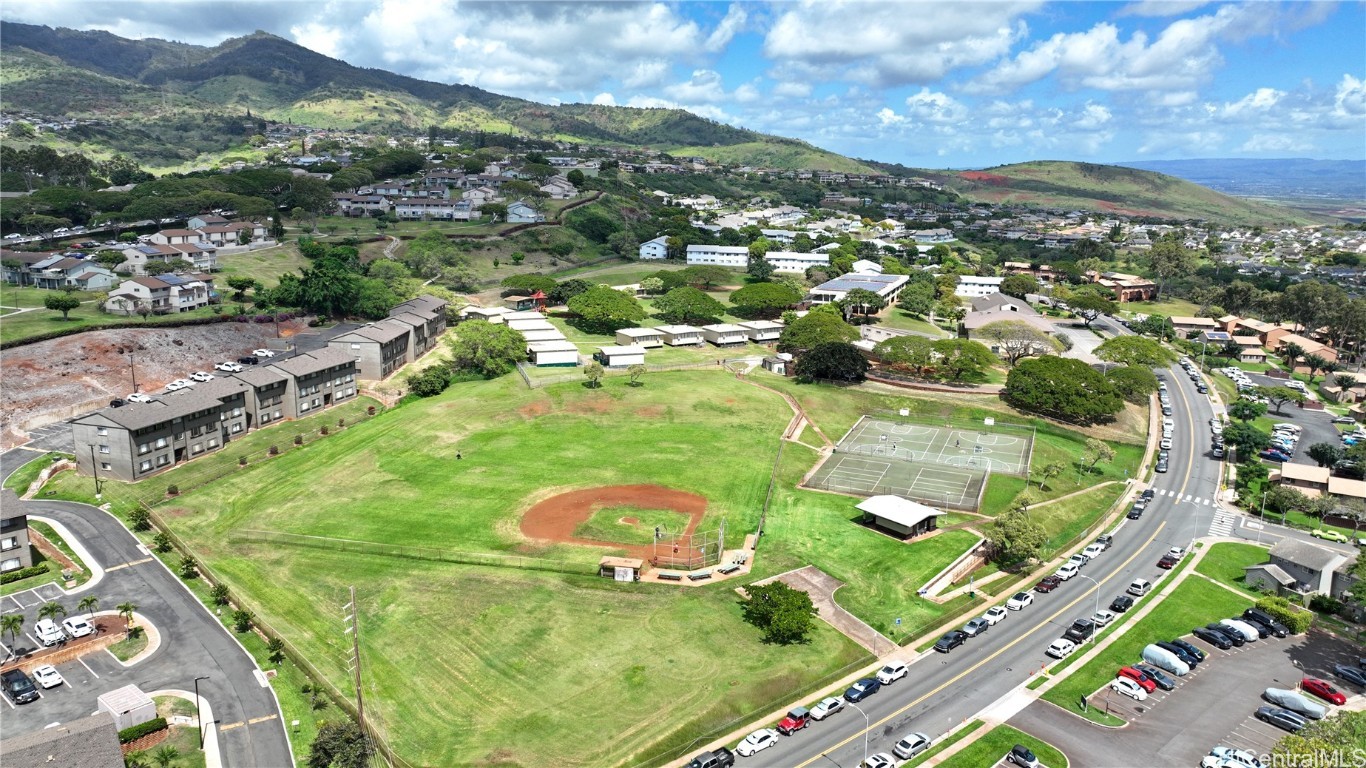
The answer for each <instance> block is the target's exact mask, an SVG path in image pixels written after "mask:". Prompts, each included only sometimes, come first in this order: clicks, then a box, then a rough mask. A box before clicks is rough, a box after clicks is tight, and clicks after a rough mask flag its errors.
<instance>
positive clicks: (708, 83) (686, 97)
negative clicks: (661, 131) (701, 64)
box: [664, 69, 726, 104]
mask: <svg viewBox="0 0 1366 768" xmlns="http://www.w3.org/2000/svg"><path fill="white" fill-rule="evenodd" d="M664 93H665V95H666V96H668V97H669V98H671V99H673V100H675V101H679V102H683V103H688V104H692V103H699V102H700V103H703V104H712V103H715V102H718V101H723V100H724V99H725V98H726V87H725V84H724V83H722V82H721V73H720V72H717V71H716V70H714V69H697V70H693V73H692V77H691V78H689V79H688V81H687V82H683V83H674V84H673V85H670V86H667V87H665V88H664Z"/></svg>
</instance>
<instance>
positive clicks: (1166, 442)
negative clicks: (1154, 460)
mask: <svg viewBox="0 0 1366 768" xmlns="http://www.w3.org/2000/svg"><path fill="white" fill-rule="evenodd" d="M1161 446H1162V450H1164V451H1170V450H1171V449H1172V439H1171V438H1170V437H1164V438H1162V443H1161Z"/></svg>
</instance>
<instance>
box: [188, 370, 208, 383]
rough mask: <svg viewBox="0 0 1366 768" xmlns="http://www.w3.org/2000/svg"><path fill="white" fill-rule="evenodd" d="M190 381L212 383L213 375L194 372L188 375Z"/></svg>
mask: <svg viewBox="0 0 1366 768" xmlns="http://www.w3.org/2000/svg"><path fill="white" fill-rule="evenodd" d="M190 380H191V381H200V382H203V381H213V374H212V373H209V372H208V371H195V372H194V373H192V374H190Z"/></svg>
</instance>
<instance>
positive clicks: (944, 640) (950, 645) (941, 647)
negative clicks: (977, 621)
mask: <svg viewBox="0 0 1366 768" xmlns="http://www.w3.org/2000/svg"><path fill="white" fill-rule="evenodd" d="M967 639H968V636H967V634H965V633H964V632H963V631H962V630H961V629H953V630H950V631H948V632H945V633H944V636H943V637H941V638H939V642H937V643H935V644H934V649H935V650H936V651H939V652H940V653H948V652H949V651H952V650H953V649H954V648H957V647H958V646H960V645H962V644H963V641H965V640H967Z"/></svg>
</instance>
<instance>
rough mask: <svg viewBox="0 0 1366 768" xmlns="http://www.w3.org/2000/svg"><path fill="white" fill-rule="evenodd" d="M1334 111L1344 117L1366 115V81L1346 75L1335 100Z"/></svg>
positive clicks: (1339, 85) (1340, 83)
mask: <svg viewBox="0 0 1366 768" xmlns="http://www.w3.org/2000/svg"><path fill="white" fill-rule="evenodd" d="M1333 111H1334V112H1336V113H1337V114H1338V115H1340V116H1343V117H1361V116H1362V115H1366V80H1358V79H1357V78H1355V77H1352V76H1351V75H1346V74H1344V75H1343V76H1342V80H1340V81H1339V82H1338V90H1337V94H1336V95H1335V96H1334V98H1333Z"/></svg>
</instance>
